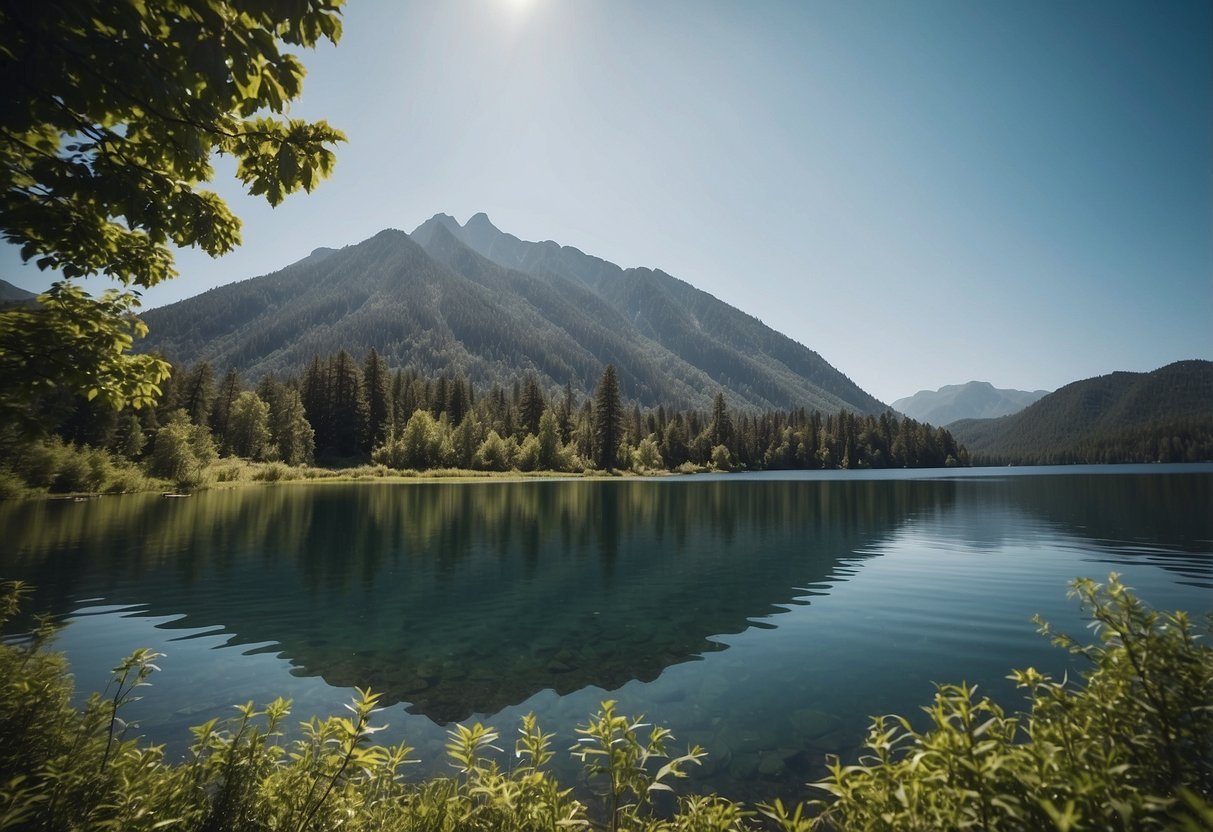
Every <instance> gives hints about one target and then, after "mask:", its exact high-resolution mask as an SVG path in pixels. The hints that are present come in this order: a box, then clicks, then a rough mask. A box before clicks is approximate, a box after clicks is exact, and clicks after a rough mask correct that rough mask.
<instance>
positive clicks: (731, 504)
mask: <svg viewBox="0 0 1213 832" xmlns="http://www.w3.org/2000/svg"><path fill="white" fill-rule="evenodd" d="M1183 470H1184V472H1185V473H1178V474H1176V473H1172V474H1169V475H1165V476H1159V475H1153V474H1148V475H1142V474H1140V473H1137V474H1134V475H1132V476H1117V475H1109V474H1099V475H1087V474H1082V473H1075V472H1072V471H1069V470H1066V469H1054V470H1052V471H1050V472H1048V473H1047V474H1045V475H1043V476H1022V475H1009V476H1003V475H997V476H992V475H989V474H988V473H987V474H985V475H979V474H978V472H974V474H975V475H972V476H958V477H952V476H948V477H946V478H938V477H937V478H929V479H921V480H919V479H896V478H893V477H892V476H890V475H889V473H888V472H885V473H883V474H863V473H859V472H850V473H848V474H845V475H839V476H837V477H835V478H833V479H821V478H818V479H811V480H797V479H794V478H786V477H785V478H780V477H779V476H775V477H770V478H725V479H700V478H695V479H670V480H663V481H657V482H651V481H622V482H621V481H611V482H582V481H562V482H526V483H508V484H507V483H499V482H497V483H476V484H470V485H455V484H436V483H427V484H383V483H377V484H354V485H331V484H330V485H285V486H280V487H269V488H259V489H246V490H236V491H214V492H207V493H203V494H200V495H198V496H196V497H192V498H189V499H186V500H164V499H161V498H159V497H144V496H140V497H124V498H106V499H103V500H98V501H93V502H88V503H47V502H42V503H29V504H20V505H15V506H14V505H0V535H2V538H3V540H4V541H5V547H6V548H4V549H2V550H0V576H4V577H20V578H23V579H26V580H29V581H31V582H34V583H36V584H37V585H38V586H39V593H38V594H37V596H36V601H37V603H38V605H39V607H40V608H41V609H45V610H49V611H51V612H54V613H56V614H59V615H68V616H73V617H75V618H76V619H77V622H78V623H77V624H76V625H74V626H73V627H71V628H69V631H68V633H66V634H65V638H64V640H65V641H67V642H70V643H71V645H73V647H72V650H74V653H72V660H73V666H76V667H78V666H80V665H87V664H88V663H89V662H90V661H92V660H93V658H94V657H95V656H102V657H103V658H102V659H98V660H96V661H93V664H94V665H96V664H97V661H100V662H101V664H100V666H94V667H93V668H91V670H90V672H89V674H88V675H86V676H84V677H83V681H82V686H83V687H85V689H91V687H92V686H93V685H94V683H96V684H97V686H100V685H103V684H104V678H105V670H106V668H108V667H109V666H112V662H113V661H114V660H116V659H117V658H118V657H119V656H121V655H123V654H124V653H126V652H129V650H130V649H133V647H135V646H141V645H143V644H145V643H149V641H148V640H147V639H146V638H145V637H146V636H147V634H148V633H149V632H151V633H152V634H153V635H154V636H160V637H164V636H167V635H169V634H167V633H165V632H164V630H170V631H171V633H172V635H176V636H180V637H184V638H186V639H188V640H189V641H188V643H177V644H172V645H168V644H161V645H160V648H159V649H164V650H165V651H166V652H169V653H170V654H171V657H172V659H173V661H172V662H171V668H170V667H169V666H166V670H165V672H164V673H163V674H162V677H163V678H161V679H158V680H157V682H156V684H157V685H158V686H159V687H158V688H157V689H156V691H155V692H154V693H155V695H154V696H151V697H148V700H147V702H146V703H140V706H143V705H145V704H146V705H147V707H148V708H149V713H148V714H147V715H148V716H149V717H150V719H149V720H148V725H149V733H151V734H152V738H153V740H154V741H156V742H161V741H166V740H167V741H169V742H170V743H171V742H173V741H174V740H175V739H176V740H180V739H182V738H184V737H188V732H186V731H185V726H187V725H191V724H196V723H197V722H199V721H202V720H204V719H206V718H208V717H211V716H223V715H226V714H227V713H228V712H229V711H228V706H229V705H230V703H231V702H234V701H243V700H245V699H247V698H249V697H250V696H253V697H262V696H271V697H272V696H275V695H279V694H284V695H288V696H294V697H296V698H297V699H299V700H300V704H299V709H298V713H299V714H301V715H307V714H311V713H315V712H319V711H320V710H321V709H325V708H329V707H330V705H332V707H334V708H335V707H336V704H335V703H336V702H339V701H341V700H342V699H344V698H345V695H344V693H342V692H340V689H342V688H348V687H352V686H355V685H358V686H370V687H373V688H375V689H376V690H380V691H383V692H384V693H385V694H386V698H387V699H388V700H389V701H392V702H399V703H402V704H401V705H399V706H397V707H394V708H392V709H391V711H393V712H394V713H391V714H390V715H385V717H387V720H388V721H389V722H391V723H393V726H394V727H393V729H392V730H393V731H401V732H403V733H402V734H399V735H393V736H391V737H389V740H391V741H398V740H399V739H403V738H406V737H407V739H408V740H409V742H410V744H413V745H416V746H417V747H418V748H419V751H420V755H421V756H422V758H423V759H424V760H426V761H428V762H429V763H430V765H431V767H430V768H429V769H427V773H437V772H439V771H443V770H444V769H443V762H442V759H443V758H442V743H443V735H442V731H441V729H439V728H437V727H436V726H435V725H434V722H440V723H441V722H447V721H451V720H463V719H466V718H469V717H472V718H476V719H482V720H485V721H487V722H490V723H492V724H495V725H496V726H497V727H499V728H503V729H505V730H509V729H510V727H511V726H512V725H513V724H515V722H516V720H517V718H518V717H519V716H520V715H521V714H522V713H525V712H526V711H528V710H532V709H534V710H535V711H537V712H538V714H539V717H540V721H541V723H542V724H543V725H544V727H545V729H548V730H555V731H557V732H558V733H559V734H560V740H559V742H564V740H565V739H570V741H571V737H572V736H574V734H573V726H575V725H576V724H577V723H579V722H581V721H583V720H584V719H585V716H586V715H587V714H588V713H589V712H590V711H592V710H593V709H594V708H595V707H596V705H597V702H598V701H599V700H600V699H601V698H602V697H603V696H606V695H608V692H609V695H610V696H611V697H612V698H619V699H620V703H621V708H623V709H624V710H626V711H628V712H630V713H640V712H644V713H647V714H649V715H650V716H651V717H652V718H653V719H655V720H657V721H659V722H662V723H663V724H667V725H669V726H670V727H671V728H672V729H674V731H675V734H676V735H677V736H678V738H679V742H680V743H681V742H694V743H699V744H701V745H703V746H704V747H706V748H707V749H708V750H709V751H710V752H711V757H709V760H708V762H707V764H706V765H705V767H704V768H703V769H701V770H700V771H699V772H697V775H696V776H697V777H699V778H702V779H701V780H700V781H699V784H698V785H697V786H696V787H698V788H711V789H716V790H719V791H721V792H722V793H724V794H726V795H729V796H732V797H738V798H742V799H747V800H753V799H767V798H770V797H773V796H779V795H781V796H785V797H790V796H803V791H802V786H803V784H804V783H805V782H806V781H809V780H812V779H814V778H816V777H819V776H821V774H822V771H821V768H820V766H821V761H822V758H823V755H824V754H825V753H827V752H829V753H842V754H844V755H849V754H853V753H854V751H855V747H856V745H857V744H858V743H859V742H860V741H861V739H862V737H863V733H864V728H865V726H866V724H867V721H868V717H869V715H871V714H875V713H887V712H897V713H905V714H914V713H916V712H917V707H918V706H919V705H920V704H921V703H923V702H924V701H926V700H927V699H928V698H929V696H930V693H931V690H932V682H935V681H960V680H965V681H968V682H970V683H976V684H980V685H981V686H982V690H983V691H985V692H988V693H992V694H993V695H995V696H996V698H999V699H1000V701H1003V702H1004V703H1007V704H1008V705H1009V706H1010V707H1011V708H1014V706H1015V703H1016V702H1017V701H1018V695H1019V694H1018V693H1017V692H1016V691H1014V690H1012V689H1011V685H1010V683H1009V682H1007V680H1006V678H1005V677H1006V673H1007V670H1008V668H1011V667H1026V666H1029V665H1033V666H1036V667H1038V668H1041V669H1042V670H1044V671H1047V672H1053V673H1057V674H1060V672H1063V671H1065V670H1067V669H1070V668H1067V667H1066V665H1065V662H1066V660H1067V659H1066V655H1065V654H1064V653H1063V652H1061V651H1056V650H1054V649H1052V648H1050V647H1049V646H1048V645H1047V643H1046V642H1044V641H1043V640H1042V639H1040V638H1038V637H1037V636H1036V635H1035V634H1034V632H1033V630H1032V627H1031V625H1030V623H1029V618H1030V616H1031V615H1032V614H1033V613H1042V614H1043V615H1044V616H1045V617H1046V618H1048V619H1050V620H1052V621H1053V622H1054V623H1056V624H1058V625H1059V626H1060V627H1061V629H1068V630H1070V631H1079V630H1080V629H1081V622H1080V621H1079V620H1078V618H1077V615H1076V613H1075V611H1074V609H1073V605H1072V604H1070V603H1069V602H1067V601H1066V599H1065V597H1064V595H1065V591H1064V587H1065V582H1066V581H1067V580H1069V579H1070V578H1072V577H1074V576H1075V575H1089V576H1091V577H1095V578H1102V577H1103V576H1105V575H1106V574H1107V572H1108V571H1109V570H1110V569H1112V568H1117V569H1123V570H1124V571H1126V573H1127V577H1128V578H1129V580H1130V583H1132V584H1133V585H1135V586H1137V587H1138V588H1139V589H1140V590H1141V592H1142V595H1143V597H1145V598H1147V599H1149V600H1151V601H1152V602H1154V603H1155V604H1157V605H1158V606H1162V607H1168V608H1175V607H1179V608H1186V609H1190V610H1192V611H1193V612H1194V613H1195V612H1201V611H1205V610H1208V609H1209V608H1210V607H1211V606H1213V604H1211V603H1210V600H1209V599H1210V598H1211V597H1213V595H1211V593H1209V591H1208V590H1209V589H1210V588H1213V554H1211V553H1213V542H1211V541H1213V473H1210V472H1209V470H1203V471H1202V470H1201V469H1199V468H1185V469H1183ZM1187 472H1191V473H1187ZM106 605H110V606H106ZM115 607H117V608H123V607H127V608H129V611H128V612H126V613H125V615H129V616H139V618H124V617H123V614H119V613H116V612H114V611H113V610H114V608H115ZM148 622H154V624H155V627H156V628H160V629H155V628H153V627H152V626H151V624H149V623H148ZM140 626H142V629H140ZM217 629H218V630H221V631H222V632H223V633H224V635H223V636H217V635H213V633H214V632H215V631H216V630H217ZM136 631H137V632H136ZM136 639H137V640H136ZM151 641H155V639H154V638H153V639H152V640H151ZM233 643H236V644H244V645H247V646H248V648H247V649H248V651H252V652H254V653H268V654H270V655H242V654H241V652H240V651H235V650H230V649H218V648H222V647H225V646H228V645H230V644H233ZM69 652H70V651H69ZM246 652H247V651H246ZM279 655H280V656H281V659H280V658H278V656H279ZM78 660H79V661H78ZM288 662H289V665H288V664H287V663H288ZM288 667H289V669H290V672H291V673H294V674H295V675H297V676H300V677H303V678H298V679H293V680H292V679H290V677H289V676H287V675H286V673H287V668H288ZM329 686H332V687H329ZM329 694H332V695H333V696H335V697H336V698H335V699H326V696H329ZM405 706H407V708H408V710H410V711H412V712H413V714H414V715H415V716H409V715H405V714H401V713H400V710H401V709H403V708H404V707H405ZM153 707H160V708H161V711H160V712H159V713H156V714H152V713H150V709H151V708H153ZM141 718H142V717H141ZM385 736H386V735H385ZM566 762H567V761H566ZM562 776H565V777H566V778H567V779H569V780H570V782H571V779H572V778H573V777H574V776H575V775H574V774H573V773H572V772H564V773H563V774H562Z"/></svg>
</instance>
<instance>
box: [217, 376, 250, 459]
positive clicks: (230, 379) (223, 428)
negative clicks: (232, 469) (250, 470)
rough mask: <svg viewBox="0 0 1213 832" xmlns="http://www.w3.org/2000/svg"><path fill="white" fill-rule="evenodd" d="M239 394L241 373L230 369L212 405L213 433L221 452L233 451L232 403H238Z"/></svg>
mask: <svg viewBox="0 0 1213 832" xmlns="http://www.w3.org/2000/svg"><path fill="white" fill-rule="evenodd" d="M239 395H240V375H239V374H238V373H237V372H236V371H235V370H233V369H229V370H228V371H227V375H225V376H224V377H223V381H222V383H220V385H219V391H218V393H217V394H216V395H215V403H214V404H213V405H211V435H212V436H213V437H214V439H215V444H216V445H218V446H219V452H220V453H221V454H230V453H232V452H233V451H232V445H231V439H230V437H229V435H228V434H229V432H230V431H229V427H230V425H231V418H232V405H234V404H235V403H236V398H237V397H238V396H239ZM237 456H248V454H237Z"/></svg>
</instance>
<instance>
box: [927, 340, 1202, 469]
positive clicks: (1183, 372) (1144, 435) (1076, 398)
mask: <svg viewBox="0 0 1213 832" xmlns="http://www.w3.org/2000/svg"><path fill="white" fill-rule="evenodd" d="M948 430H949V431H950V432H951V433H952V435H953V436H954V437H955V439H956V441H957V442H959V443H961V444H963V445H965V446H966V447H967V448H968V449H969V451H970V453H971V454H972V456H973V458H974V461H977V462H994V463H1008V462H1010V463H1018V464H1034V463H1044V464H1052V463H1079V462H1089V463H1101V462H1195V461H1205V460H1210V459H1213V362H1210V361H1198V360H1192V361H1177V362H1175V363H1174V364H1168V365H1167V366H1165V367H1161V368H1159V369H1157V370H1154V371H1153V372H1150V373H1125V372H1119V373H1111V374H1109V375H1106V376H1097V377H1096V378H1089V379H1085V380H1083V381H1076V382H1074V383H1073V384H1067V385H1066V386H1065V387H1062V388H1061V389H1059V390H1057V391H1056V392H1053V393H1050V394H1049V395H1047V396H1045V397H1044V398H1042V399H1040V401H1038V402H1036V403H1035V404H1033V405H1031V406H1029V407H1027V408H1025V409H1024V410H1022V411H1020V412H1019V413H1016V414H1014V415H1011V416H1004V417H1002V418H999V419H964V420H961V421H958V422H953V423H951V424H949V425H948Z"/></svg>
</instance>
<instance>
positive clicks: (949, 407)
mask: <svg viewBox="0 0 1213 832" xmlns="http://www.w3.org/2000/svg"><path fill="white" fill-rule="evenodd" d="M1048 392H1049V391H1048V390H1036V391H1035V392H1028V391H1027V390H1001V389H999V388H997V387H995V386H994V385H993V384H990V382H988V381H970V382H969V383H968V384H949V385H947V386H945V387H940V388H939V389H938V390H919V391H918V392H917V393H915V394H914V395H913V396H907V397H906V398H904V399H898V400H897V401H895V402H893V409H894V410H896V411H898V412H900V413H904V414H905V415H907V416H909V417H910V418H911V419H917V420H918V421H920V422H929V423H930V424H932V425H947V424H950V423H951V422H955V421H957V420H959V419H993V418H995V417H998V416H1010V415H1011V414H1012V413H1018V412H1019V411H1021V410H1023V409H1024V408H1025V407H1027V406H1028V405H1030V404H1032V403H1033V402H1035V401H1037V400H1039V399H1040V398H1041V397H1042V396H1044V395H1047V394H1048Z"/></svg>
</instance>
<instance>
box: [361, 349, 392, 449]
mask: <svg viewBox="0 0 1213 832" xmlns="http://www.w3.org/2000/svg"><path fill="white" fill-rule="evenodd" d="M362 386H363V389H364V390H365V391H366V410H367V439H366V442H365V443H364V448H363V450H366V451H369V450H370V449H371V448H373V447H375V446H376V445H378V444H379V443H381V442H382V441H383V437H384V436H385V435H387V429H388V417H389V416H390V412H391V399H390V397H389V394H388V373H387V368H386V367H385V366H384V365H383V361H382V360H381V359H380V358H379V353H377V352H376V351H375V348H374V347H371V349H370V351H369V352H367V354H366V361H365V362H364V363H363V365H362Z"/></svg>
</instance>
